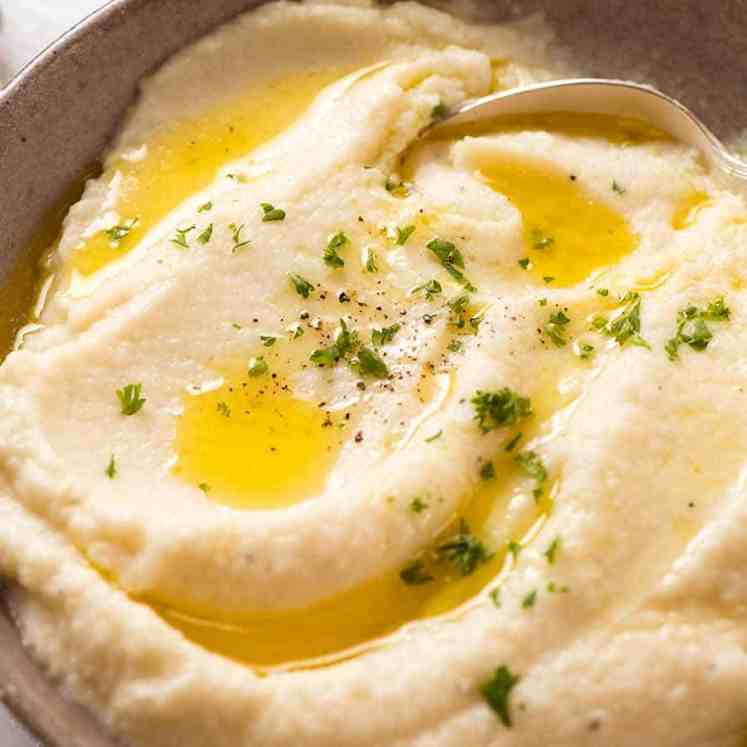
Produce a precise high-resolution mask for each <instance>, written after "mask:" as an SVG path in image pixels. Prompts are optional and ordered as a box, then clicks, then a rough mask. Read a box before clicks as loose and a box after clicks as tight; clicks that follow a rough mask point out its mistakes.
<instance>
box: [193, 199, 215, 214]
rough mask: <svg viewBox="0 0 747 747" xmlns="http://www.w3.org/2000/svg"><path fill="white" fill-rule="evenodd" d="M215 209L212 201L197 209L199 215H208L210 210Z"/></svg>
mask: <svg viewBox="0 0 747 747" xmlns="http://www.w3.org/2000/svg"><path fill="white" fill-rule="evenodd" d="M212 209H213V203H212V202H211V201H208V202H206V203H204V204H203V205H200V207H198V208H197V212H198V213H206V212H207V211H208V210H212Z"/></svg>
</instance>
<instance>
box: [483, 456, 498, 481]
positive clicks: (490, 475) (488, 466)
mask: <svg viewBox="0 0 747 747" xmlns="http://www.w3.org/2000/svg"><path fill="white" fill-rule="evenodd" d="M494 478H495V465H494V464H493V462H491V461H490V460H488V461H487V462H484V463H483V465H482V467H480V479H481V480H492V479H494Z"/></svg>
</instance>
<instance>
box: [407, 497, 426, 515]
mask: <svg viewBox="0 0 747 747" xmlns="http://www.w3.org/2000/svg"><path fill="white" fill-rule="evenodd" d="M426 508H428V504H427V503H426V502H425V501H424V500H423V499H422V498H421V497H420V496H416V497H415V498H413V499H412V500H411V501H410V511H412V512H413V513H415V514H420V513H423V511H425V509H426Z"/></svg>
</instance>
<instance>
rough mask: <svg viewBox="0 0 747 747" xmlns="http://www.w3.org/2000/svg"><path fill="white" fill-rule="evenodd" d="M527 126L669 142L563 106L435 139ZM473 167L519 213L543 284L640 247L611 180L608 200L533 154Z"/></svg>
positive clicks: (632, 141) (618, 140) (632, 123)
mask: <svg viewBox="0 0 747 747" xmlns="http://www.w3.org/2000/svg"><path fill="white" fill-rule="evenodd" d="M525 131H545V132H551V133H554V134H560V135H565V136H569V137H574V138H594V139H604V140H606V141H607V142H609V143H612V144H615V145H619V146H620V147H632V146H636V145H642V144H644V143H650V142H657V141H662V142H666V141H669V140H671V138H670V137H669V135H667V134H666V133H665V132H663V131H661V130H659V129H657V128H655V127H652V126H651V125H649V124H647V123H646V122H643V121H642V120H638V119H633V118H628V117H613V116H609V115H604V114H588V113H578V112H563V111H559V112H547V113H541V114H528V115H516V116H507V117H500V118H497V119H493V120H488V121H485V122H480V123H476V124H472V125H466V126H459V127H456V126H455V127H451V128H448V127H447V128H444V130H443V131H442V132H441V131H438V132H437V133H436V134H434V137H435V138H437V139H438V140H453V139H458V138H464V137H478V136H483V135H491V134H498V133H507V132H525ZM474 166H475V168H476V170H477V173H478V176H479V177H480V178H482V179H483V180H484V181H485V183H486V184H487V185H488V186H490V187H491V188H492V189H493V190H495V191H496V192H498V193H499V194H501V195H504V196H505V197H506V198H507V199H508V200H509V201H510V202H511V203H512V204H513V205H514V206H515V207H516V209H517V210H518V211H519V212H520V213H521V216H522V222H523V239H524V245H525V249H526V256H525V258H523V260H522V263H523V265H522V266H525V268H526V270H527V272H528V274H530V275H531V276H532V277H533V278H534V279H536V280H537V281H539V282H542V283H547V284H552V286H553V287H556V286H569V285H574V284H575V283H578V282H580V281H582V280H584V279H586V278H588V277H589V276H591V275H593V274H594V273H595V272H597V271H600V270H602V269H604V268H606V267H609V266H612V265H615V264H616V263H618V262H619V261H620V260H621V259H623V258H624V257H625V256H627V255H628V254H630V252H632V251H633V250H634V249H635V248H636V247H637V246H638V237H637V235H636V234H635V233H634V232H633V231H632V229H631V227H630V225H629V224H628V222H627V220H626V219H625V217H624V215H622V213H621V212H620V210H619V209H618V208H617V206H616V205H615V202H616V201H618V200H622V199H624V186H622V185H616V188H613V185H612V183H611V184H610V195H609V198H608V199H605V200H603V199H599V198H597V197H595V196H593V195H591V194H590V193H589V191H588V190H586V189H585V188H584V187H582V186H581V185H580V183H579V180H578V179H577V175H576V174H575V173H574V172H573V170H572V169H570V170H569V171H567V172H564V171H562V170H560V169H559V168H556V167H551V166H548V165H545V164H541V163H540V162H538V161H535V160H533V159H532V158H523V157H520V156H510V157H509V156H495V157H492V158H490V159H487V160H483V159H481V160H480V162H478V163H475V164H474Z"/></svg>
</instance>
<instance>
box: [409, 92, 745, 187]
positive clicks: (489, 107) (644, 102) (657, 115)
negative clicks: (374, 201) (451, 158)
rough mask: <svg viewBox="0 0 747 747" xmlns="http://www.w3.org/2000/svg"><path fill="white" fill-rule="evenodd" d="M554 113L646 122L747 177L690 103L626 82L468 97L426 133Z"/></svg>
mask: <svg viewBox="0 0 747 747" xmlns="http://www.w3.org/2000/svg"><path fill="white" fill-rule="evenodd" d="M551 111H573V112H589V113H596V114H611V115H615V116H625V117H636V118H638V119H642V120H645V121H646V122H648V123H650V124H653V125H655V126H656V127H658V128H659V129H661V130H663V131H664V132H668V133H669V134H670V135H672V137H674V138H675V139H676V140H680V141H682V142H683V143H686V144H687V145H691V146H694V147H695V148H698V149H699V150H700V151H701V152H702V153H703V155H704V156H705V158H706V160H707V161H708V163H709V164H710V165H711V166H713V167H715V168H718V169H721V170H722V171H724V172H726V173H727V174H730V175H731V176H736V177H738V178H740V179H745V180H747V163H745V162H743V161H741V160H739V159H738V158H736V157H735V156H733V155H732V154H731V153H729V151H727V149H726V148H725V147H724V145H723V143H721V141H720V140H719V139H718V138H717V137H716V136H715V135H714V134H713V133H712V132H711V131H710V130H709V129H708V128H707V127H706V126H705V124H703V122H701V121H700V119H698V117H696V116H695V115H694V114H693V113H692V112H691V111H690V110H689V109H688V108H687V107H685V106H683V105H682V104H681V103H680V102H679V101H677V100H676V99H673V98H672V97H671V96H667V95H666V94H665V93H662V92H661V91H657V90H656V89H655V88H651V87H650V86H644V85H641V84H639V83H630V82H628V81H624V80H608V79H605V78H574V79H568V80H553V81H550V82H548V83H537V84H535V85H530V86H522V87H521V88H513V89H511V90H508V91H502V92H501V93H494V94H491V95H490V96H485V97H483V98H481V99H473V100H472V101H468V102H467V103H465V104H464V105H463V106H462V107H461V108H460V109H458V110H457V111H455V112H454V113H453V114H449V115H448V116H446V117H445V118H443V119H441V120H438V121H436V122H434V123H433V124H432V125H430V126H429V127H428V128H426V130H425V131H424V132H423V134H426V135H427V134H430V133H432V132H435V131H436V130H439V129H441V128H444V127H450V128H451V127H455V126H461V125H467V124H472V123H475V122H480V121H485V120H489V119H492V118H494V117H500V116H503V115H510V114H536V113H541V112H551Z"/></svg>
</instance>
